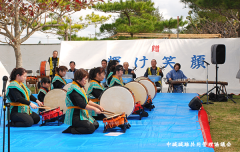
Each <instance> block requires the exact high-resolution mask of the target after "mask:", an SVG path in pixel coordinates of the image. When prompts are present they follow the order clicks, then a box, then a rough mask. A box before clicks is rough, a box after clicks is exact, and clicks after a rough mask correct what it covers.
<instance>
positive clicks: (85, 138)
mask: <svg viewBox="0 0 240 152" xmlns="http://www.w3.org/2000/svg"><path fill="white" fill-rule="evenodd" d="M196 95H197V94H190V93H187V94H180V93H179V94H177V93H175V94H170V93H158V94H157V96H156V97H155V99H154V100H153V103H154V105H155V107H156V108H155V109H153V110H152V111H147V112H148V113H149V117H147V118H145V117H144V118H142V120H138V117H137V116H130V117H129V118H128V121H129V123H130V124H131V128H130V129H128V130H127V131H126V133H124V134H121V135H119V136H106V135H107V134H108V133H103V129H104V128H103V122H102V121H99V124H100V126H99V128H98V129H97V130H96V131H95V132H94V133H93V134H90V135H72V134H63V133H62V131H63V130H65V129H66V128H67V127H68V126H67V125H65V124H63V125H61V126H42V127H39V124H37V125H34V126H32V127H29V128H16V127H11V151H12V152H14V151H16V152H28V151H34V152H40V151H41V152H42V151H44V152H55V151H57V152H69V151H80V150H82V151H121V152H123V151H126V152H128V151H177V152H181V151H183V152H188V151H194V152H198V151H201V152H202V151H204V152H205V151H206V152H213V151H214V149H213V148H208V147H204V146H203V142H204V140H203V136H202V132H201V130H200V125H199V123H198V122H197V121H198V111H197V110H195V111H194V110H190V108H189V107H188V103H189V102H190V100H191V99H192V98H193V97H194V96H196ZM0 129H1V130H0V134H1V136H0V145H2V126H1V128H0ZM6 129H7V128H6ZM6 132H7V130H6ZM6 136H7V133H6ZM6 143H7V139H6ZM193 143H194V144H193ZM6 146H7V144H6ZM1 147H2V146H1Z"/></svg>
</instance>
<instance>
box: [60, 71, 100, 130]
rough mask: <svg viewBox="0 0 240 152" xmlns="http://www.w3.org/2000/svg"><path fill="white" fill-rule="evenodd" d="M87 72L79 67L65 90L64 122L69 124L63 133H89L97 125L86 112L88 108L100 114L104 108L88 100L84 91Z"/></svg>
mask: <svg viewBox="0 0 240 152" xmlns="http://www.w3.org/2000/svg"><path fill="white" fill-rule="evenodd" d="M87 77H88V73H87V71H85V70H84V69H79V70H77V71H76V72H75V73H74V81H73V82H72V85H71V86H70V88H69V89H68V91H67V96H66V100H65V102H66V106H67V107H68V109H67V111H66V114H65V120H64V123H65V124H68V125H70V126H69V127H68V128H67V129H66V130H64V131H63V133H72V134H91V133H93V132H94V131H95V130H96V129H97V128H98V127H99V124H98V122H97V121H96V120H95V119H94V118H93V117H92V116H90V115H89V114H88V110H93V111H95V112H96V113H97V114H101V111H103V110H104V109H103V108H102V107H101V106H100V105H98V104H95V103H94V102H92V101H88V98H87V95H86V93H85V91H84V88H83V87H84V85H85V84H86V82H87Z"/></svg>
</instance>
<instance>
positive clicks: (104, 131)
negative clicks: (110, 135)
mask: <svg viewBox="0 0 240 152" xmlns="http://www.w3.org/2000/svg"><path fill="white" fill-rule="evenodd" d="M126 118H127V115H126ZM118 127H120V128H121V129H122V130H123V133H125V132H126V130H127V129H129V128H130V127H131V125H130V124H129V123H127V121H126V119H124V124H123V125H119V126H118ZM114 128H115V127H114ZM108 129H113V128H107V127H106V124H104V130H103V133H106V132H107V130H108Z"/></svg>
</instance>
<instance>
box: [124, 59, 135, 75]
mask: <svg viewBox="0 0 240 152" xmlns="http://www.w3.org/2000/svg"><path fill="white" fill-rule="evenodd" d="M123 67H124V70H123V74H131V75H132V76H133V78H136V74H135V73H134V71H133V70H132V69H129V68H128V67H129V64H128V62H124V63H123Z"/></svg>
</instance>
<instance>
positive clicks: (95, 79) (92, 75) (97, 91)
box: [87, 67, 105, 120]
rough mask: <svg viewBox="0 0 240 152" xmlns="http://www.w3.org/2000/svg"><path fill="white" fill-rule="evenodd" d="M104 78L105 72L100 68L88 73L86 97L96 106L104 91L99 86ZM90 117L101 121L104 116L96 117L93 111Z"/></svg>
mask: <svg viewBox="0 0 240 152" xmlns="http://www.w3.org/2000/svg"><path fill="white" fill-rule="evenodd" d="M104 77H105V70H104V68H102V67H97V68H93V69H91V70H90V72H89V81H90V84H89V87H88V90H87V95H88V96H89V98H90V99H91V101H93V102H94V103H96V104H100V96H101V94H102V93H103V91H104V90H105V88H104V87H103V86H102V85H101V84H100V81H102V80H103V79H104ZM90 115H91V116H93V118H94V119H96V120H103V118H105V116H104V115H103V114H99V115H97V114H96V113H95V112H94V111H91V112H90Z"/></svg>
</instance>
